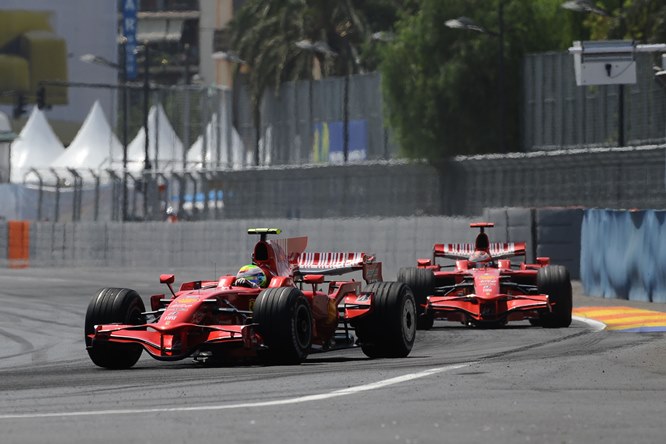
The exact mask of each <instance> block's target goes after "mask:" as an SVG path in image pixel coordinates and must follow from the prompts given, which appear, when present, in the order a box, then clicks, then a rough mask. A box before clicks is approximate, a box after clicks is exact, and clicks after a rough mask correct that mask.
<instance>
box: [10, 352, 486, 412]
mask: <svg viewBox="0 0 666 444" xmlns="http://www.w3.org/2000/svg"><path fill="white" fill-rule="evenodd" d="M473 364H475V362H467V363H463V364H455V365H447V366H445V367H436V368H431V369H428V370H424V371H421V372H417V373H410V374H407V375H403V376H398V377H395V378H390V379H384V380H383V381H377V382H373V383H370V384H364V385H357V386H355V387H348V388H345V389H340V390H334V391H332V392H328V393H320V394H316V395H306V396H299V397H296V398H287V399H276V400H273V401H257V402H245V403H239V404H222V405H201V406H190V407H162V408H143V409H123V410H98V411H80V412H47V413H21V414H14V415H12V414H9V415H0V420H2V419H36V418H66V417H80V416H99V415H133V414H140V413H169V412H198V411H211V410H230V409H240V408H252V407H273V406H278V405H287V404H299V403H303V402H312V401H321V400H324V399H330V398H337V397H340V396H347V395H353V394H356V393H361V392H366V391H369V390H377V389H380V388H384V387H388V386H391V385H395V384H400V383H403V382H407V381H413V380H415V379H420V378H425V377H428V376H432V375H436V374H437V373H442V372H446V371H451V370H458V369H461V368H464V367H468V366H470V365H473Z"/></svg>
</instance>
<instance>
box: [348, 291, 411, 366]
mask: <svg viewBox="0 0 666 444" xmlns="http://www.w3.org/2000/svg"><path fill="white" fill-rule="evenodd" d="M366 291H368V292H373V293H374V296H373V299H372V309H371V312H370V313H368V315H367V317H365V318H361V319H359V320H358V321H357V324H356V326H355V327H356V334H357V336H358V338H359V342H360V343H361V349H362V350H363V353H365V355H366V356H368V357H369V358H404V357H406V356H407V355H409V352H410V351H411V350H412V346H413V345H414V339H415V337H416V303H415V301H414V295H413V294H412V291H411V289H410V288H409V287H408V286H407V285H405V284H403V283H401V282H375V283H373V284H371V285H369V286H368V288H367V289H366Z"/></svg>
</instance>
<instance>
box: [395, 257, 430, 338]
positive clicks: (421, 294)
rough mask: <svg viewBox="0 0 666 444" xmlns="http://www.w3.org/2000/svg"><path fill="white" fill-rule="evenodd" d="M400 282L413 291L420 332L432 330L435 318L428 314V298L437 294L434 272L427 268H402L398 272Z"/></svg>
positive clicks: (417, 326) (417, 324) (417, 325)
mask: <svg viewBox="0 0 666 444" xmlns="http://www.w3.org/2000/svg"><path fill="white" fill-rule="evenodd" d="M398 282H403V283H405V284H407V286H409V288H411V289H412V293H413V294H414V300H415V301H416V312H417V318H416V328H418V329H419V330H430V329H431V328H432V325H433V322H434V318H433V316H432V313H428V314H426V309H425V307H426V305H427V304H428V296H432V294H433V293H434V292H435V275H434V273H433V272H432V270H428V269H425V268H414V267H409V268H401V269H400V271H398Z"/></svg>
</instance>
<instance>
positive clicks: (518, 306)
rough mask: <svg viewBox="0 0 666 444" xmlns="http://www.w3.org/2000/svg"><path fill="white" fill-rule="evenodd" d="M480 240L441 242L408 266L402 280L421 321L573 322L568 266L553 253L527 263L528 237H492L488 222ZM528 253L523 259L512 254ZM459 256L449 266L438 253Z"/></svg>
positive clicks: (401, 273) (429, 324)
mask: <svg viewBox="0 0 666 444" xmlns="http://www.w3.org/2000/svg"><path fill="white" fill-rule="evenodd" d="M492 226H493V224H492V223H488V222H480V223H473V224H470V227H472V228H479V229H480V233H479V234H478V235H477V237H476V241H475V242H474V244H435V246H434V247H433V258H432V260H431V259H419V260H417V267H416V268H402V269H400V271H399V273H398V281H400V282H404V283H406V284H407V285H409V286H410V287H411V289H412V291H413V292H414V297H415V299H416V304H417V308H418V320H417V326H418V328H420V329H429V328H431V327H432V326H433V321H434V319H446V320H449V321H460V322H462V323H463V324H466V325H473V326H486V327H498V326H502V325H505V324H506V323H507V322H509V321H516V320H523V319H528V320H529V321H530V323H531V324H532V325H542V326H544V327H555V328H556V327H568V326H569V325H570V324H571V309H572V299H571V298H572V294H571V280H570V278H569V272H568V271H567V269H566V268H565V267H563V266H560V265H549V264H550V259H549V258H547V257H539V258H537V263H536V264H526V263H525V261H524V256H525V243H524V242H519V243H513V242H511V243H490V242H489V240H488V235H487V234H486V233H485V230H484V229H485V228H489V227H492ZM520 256H523V260H522V261H521V262H520V263H519V264H512V261H511V258H514V257H520ZM440 257H441V258H449V259H453V260H454V261H455V263H454V264H452V265H450V266H449V267H450V269H446V266H444V265H439V264H437V258H440Z"/></svg>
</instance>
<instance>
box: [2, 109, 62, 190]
mask: <svg viewBox="0 0 666 444" xmlns="http://www.w3.org/2000/svg"><path fill="white" fill-rule="evenodd" d="M64 150H65V147H64V146H63V144H62V142H60V139H58V137H57V136H56V135H55V133H54V132H53V129H52V128H51V125H49V123H48V121H47V120H46V116H45V115H44V113H43V112H42V111H41V110H40V109H39V108H37V107H36V106H35V107H33V109H32V111H31V113H30V117H28V121H27V122H26V124H25V126H24V127H23V129H22V130H21V133H20V134H19V137H18V138H17V139H16V140H15V141H14V143H13V144H12V158H11V181H12V182H15V183H16V182H22V181H23V178H24V175H25V174H26V173H27V172H28V171H30V169H31V168H37V169H41V168H47V167H49V166H50V164H51V162H53V160H55V159H56V158H57V157H58V156H59V155H60V154H62V153H63V152H64Z"/></svg>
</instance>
